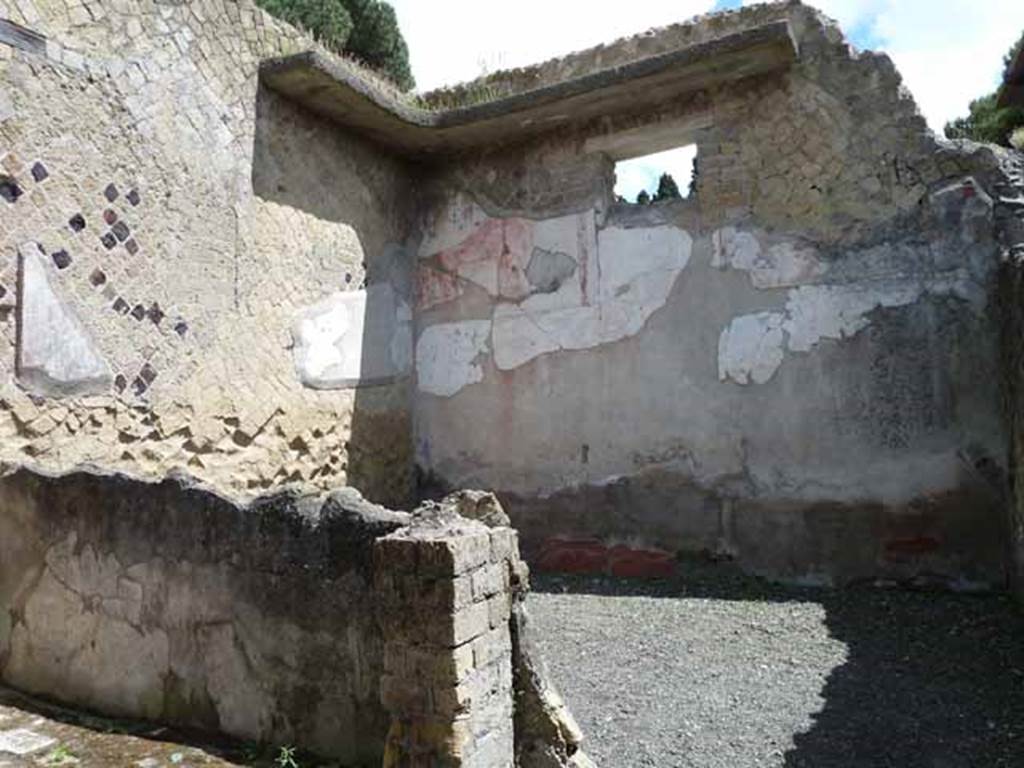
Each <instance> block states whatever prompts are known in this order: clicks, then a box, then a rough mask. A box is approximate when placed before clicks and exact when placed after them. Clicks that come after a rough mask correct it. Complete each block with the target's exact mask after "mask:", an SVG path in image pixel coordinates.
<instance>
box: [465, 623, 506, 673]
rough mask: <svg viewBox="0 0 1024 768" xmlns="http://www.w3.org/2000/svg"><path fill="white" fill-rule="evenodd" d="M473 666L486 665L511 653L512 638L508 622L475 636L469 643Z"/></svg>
mask: <svg viewBox="0 0 1024 768" xmlns="http://www.w3.org/2000/svg"><path fill="white" fill-rule="evenodd" d="M471 647H472V649H473V666H475V667H477V668H480V667H486V666H487V665H488V664H492V663H494V662H496V661H499V660H500V659H503V658H507V657H508V656H509V654H511V653H512V638H511V635H510V632H509V628H508V624H504V625H502V626H499V627H495V628H494V629H492V630H491V631H490V632H488V633H487V634H484V635H481V636H480V637H478V638H476V640H474V641H473V642H472V644H471Z"/></svg>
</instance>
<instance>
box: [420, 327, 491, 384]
mask: <svg viewBox="0 0 1024 768" xmlns="http://www.w3.org/2000/svg"><path fill="white" fill-rule="evenodd" d="M490 334H491V321H490V320H463V321H461V322H456V323H441V324H438V325H432V326H430V327H429V328H427V329H425V330H424V331H423V333H422V334H420V338H419V341H418V342H417V344H416V374H417V378H418V386H419V389H420V391H422V392H429V393H430V394H432V395H439V396H440V397H451V396H452V395H454V394H455V393H456V392H458V391H459V390H460V389H462V388H463V387H467V386H469V385H470V384H475V383H477V382H479V381H483V378H484V371H483V367H482V365H481V364H480V358H481V357H483V356H484V355H486V354H487V352H488V346H487V340H488V338H489V336H490Z"/></svg>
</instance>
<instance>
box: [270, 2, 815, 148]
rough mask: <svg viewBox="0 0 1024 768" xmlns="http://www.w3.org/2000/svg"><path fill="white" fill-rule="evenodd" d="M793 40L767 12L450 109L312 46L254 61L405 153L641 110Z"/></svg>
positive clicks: (323, 111) (516, 136) (764, 58)
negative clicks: (410, 98) (677, 44)
mask: <svg viewBox="0 0 1024 768" xmlns="http://www.w3.org/2000/svg"><path fill="white" fill-rule="evenodd" d="M797 54H798V52H797V45H796V42H795V40H794V38H793V35H792V32H791V30H790V27H789V23H788V22H787V21H776V22H772V23H769V24H764V25H762V26H758V27H752V28H750V29H745V30H742V31H740V32H735V33H733V34H729V35H725V36H723V37H719V38H716V39H714V40H710V41H708V42H704V43H700V44H697V45H692V46H688V47H686V48H680V49H677V50H674V51H669V52H667V53H663V54H659V55H657V56H651V57H648V58H644V59H640V60H638V61H633V62H630V63H628V64H623V65H621V66H616V67H612V68H610V69H604V70H600V71H597V72H593V73H590V74H587V75H583V76H581V77H577V78H574V79H571V80H566V81H563V82H560V83H556V84H554V85H549V86H544V87H540V88H535V89H532V90H528V91H524V92H521V93H515V94H512V95H509V96H503V97H500V98H497V99H494V100H490V101H486V102H482V103H479V104H472V105H468V106H465V107H459V108H455V109H442V110H428V109H422V108H419V107H415V106H410V105H409V104H406V103H402V102H401V101H399V100H397V99H396V98H394V97H393V96H391V95H389V94H386V93H384V92H382V91H381V90H380V89H378V88H376V87H375V86H374V85H372V84H371V83H369V82H367V81H366V80H364V79H362V78H361V77H359V76H358V75H357V74H355V73H354V72H353V71H352V70H350V69H348V68H346V67H345V66H344V65H343V64H341V63H339V62H338V61H337V60H336V59H334V58H332V57H330V56H327V55H324V54H322V53H320V52H317V51H309V52H305V53H300V54H296V55H293V56H287V57H284V58H279V59H271V60H268V61H266V62H264V63H263V64H262V66H261V68H260V78H261V81H262V82H263V83H264V85H266V86H267V87H268V88H270V89H271V90H273V91H276V92H277V93H280V94H281V95H283V96H285V97H286V98H288V99H291V100H293V101H296V102H298V103H300V104H302V105H303V106H305V107H306V108H308V109H310V110H312V111H314V112H316V113H318V114H320V115H323V116H325V117H326V118H328V119H330V120H332V121H333V122H335V123H337V124H338V125H340V126H344V127H345V128H348V129H349V130H352V131H354V132H356V133H360V134H362V135H364V136H366V137H368V138H370V139H371V140H373V141H376V142H377V143H379V144H382V145H384V146H387V147H389V148H391V149H393V150H394V151H396V152H399V153H401V154H404V155H411V156H416V155H427V154H450V153H454V152H459V151H463V150H471V149H474V148H478V147H484V146H493V145H495V144H503V143H512V142H516V141H521V140H523V139H525V138H529V137H530V136H533V135H537V134H540V133H544V132H547V131H550V130H552V129H555V128H558V127H562V126H568V125H574V124H580V123H582V122H584V121H587V120H591V119H594V118H598V117H603V116H606V115H622V114H643V113H645V112H647V111H650V110H653V109H656V108H658V106H659V105H663V104H664V103H665V102H666V101H668V100H671V99H676V98H678V97H680V96H684V95H686V94H689V93H694V92H697V91H701V90H705V89H709V88H713V87H716V86H720V85H722V84H724V83H728V82H733V81H736V80H740V79H743V78H747V77H751V76H754V75H763V74H768V73H772V72H777V71H781V70H784V69H786V68H788V67H789V66H790V65H791V64H792V63H793V61H795V60H796V58H797Z"/></svg>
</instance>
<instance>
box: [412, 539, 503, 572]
mask: <svg viewBox="0 0 1024 768" xmlns="http://www.w3.org/2000/svg"><path fill="white" fill-rule="evenodd" d="M490 556H491V541H490V536H489V534H488V533H487V532H486V530H485V531H482V532H480V533H472V534H457V535H453V536H450V537H446V538H442V539H435V540H432V541H425V542H423V543H422V546H421V548H420V558H419V572H420V574H421V575H437V576H458V575H460V574H463V573H466V572H467V571H470V570H472V569H474V568H479V567H480V566H481V565H484V564H485V563H487V562H488V561H489V560H490Z"/></svg>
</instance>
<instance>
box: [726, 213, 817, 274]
mask: <svg viewBox="0 0 1024 768" xmlns="http://www.w3.org/2000/svg"><path fill="white" fill-rule="evenodd" d="M711 246H712V250H713V255H712V258H711V266H712V267H715V268H717V269H722V270H725V269H735V270H740V271H743V272H747V273H749V274H750V282H751V283H753V285H754V287H755V288H760V289H768V288H788V287H791V286H795V285H799V284H801V283H804V282H807V281H809V280H814V279H816V278H819V277H821V276H822V275H824V274H825V272H826V271H827V269H828V267H827V265H826V264H824V263H822V262H821V261H819V260H818V257H817V255H816V254H815V252H814V250H813V249H811V248H800V247H798V246H796V245H795V244H793V243H790V242H782V243H776V244H775V245H772V246H770V247H769V248H762V247H761V242H760V241H759V240H758V238H757V236H756V235H754V234H753V233H752V232H743V231H741V230H738V229H736V228H735V227H723V228H722V229H719V230H717V231H716V232H715V233H714V234H712V236H711Z"/></svg>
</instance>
